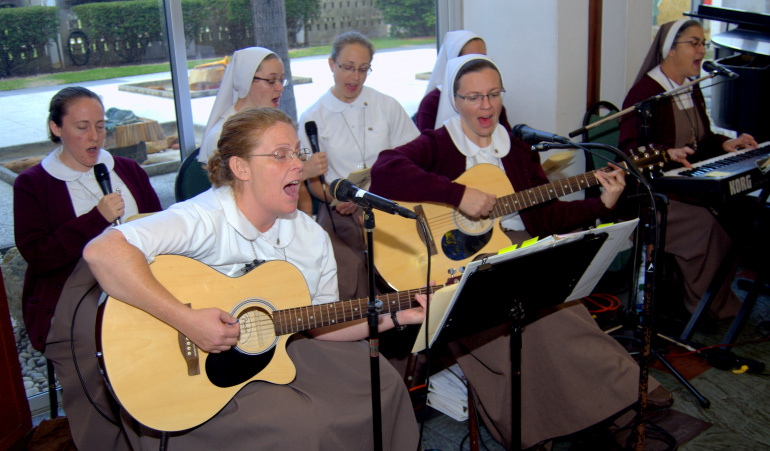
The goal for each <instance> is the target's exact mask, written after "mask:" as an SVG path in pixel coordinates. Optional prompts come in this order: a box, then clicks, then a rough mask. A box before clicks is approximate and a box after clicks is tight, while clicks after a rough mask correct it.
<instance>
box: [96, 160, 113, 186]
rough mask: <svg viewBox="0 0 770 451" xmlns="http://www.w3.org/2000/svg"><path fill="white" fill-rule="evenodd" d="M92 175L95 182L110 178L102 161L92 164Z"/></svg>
mask: <svg viewBox="0 0 770 451" xmlns="http://www.w3.org/2000/svg"><path fill="white" fill-rule="evenodd" d="M94 177H96V181H97V182H103V181H105V180H109V179H110V173H109V171H108V170H107V166H105V165H104V163H97V164H96V165H95V166H94Z"/></svg>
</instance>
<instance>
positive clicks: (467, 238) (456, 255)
mask: <svg viewBox="0 0 770 451" xmlns="http://www.w3.org/2000/svg"><path fill="white" fill-rule="evenodd" d="M492 232H493V230H492V229H490V230H488V231H487V232H486V233H484V234H482V235H466V234H464V233H462V232H461V231H459V230H457V229H454V230H450V231H449V232H447V233H445V234H444V236H443V237H441V250H442V251H444V255H446V256H447V258H449V259H450V260H455V261H460V260H465V259H466V258H470V257H472V256H474V255H476V254H477V253H478V252H479V251H480V250H481V249H483V248H484V246H486V245H487V243H489V240H491V239H492Z"/></svg>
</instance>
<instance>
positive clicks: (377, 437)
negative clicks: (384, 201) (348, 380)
mask: <svg viewBox="0 0 770 451" xmlns="http://www.w3.org/2000/svg"><path fill="white" fill-rule="evenodd" d="M356 204H357V205H358V206H360V207H361V208H363V210H364V230H365V231H366V244H367V273H368V276H369V304H368V309H367V315H366V318H367V322H368V324H369V363H370V365H369V366H370V369H371V373H372V375H371V386H372V428H373V433H374V450H375V451H381V450H382V406H381V399H380V332H379V319H380V311H382V301H380V300H379V299H376V298H375V294H374V244H373V243H374V238H373V236H372V232H373V231H374V213H373V212H372V207H371V206H370V205H369V204H368V203H367V202H365V201H363V200H361V201H360V202H356Z"/></svg>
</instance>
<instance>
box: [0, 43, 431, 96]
mask: <svg viewBox="0 0 770 451" xmlns="http://www.w3.org/2000/svg"><path fill="white" fill-rule="evenodd" d="M435 43H436V38H433V37H428V38H410V39H391V38H380V39H372V44H374V48H376V49H390V48H395V47H405V46H411V45H424V44H435ZM330 53H331V45H325V46H317V47H305V48H299V49H292V50H289V58H301V57H303V56H315V55H328V54H330ZM218 59H219V58H214V59H207V60H196V61H188V62H187V68H188V69H189V68H192V67H194V66H197V65H198V64H203V63H208V62H211V61H216V60H218ZM170 70H171V66H170V65H169V64H168V63H161V64H144V65H138V66H120V67H104V68H98V69H85V70H75V71H70V72H59V73H55V74H46V75H36V76H30V77H17V78H8V79H3V80H0V91H13V90H15V89H23V88H35V87H39V86H56V85H61V84H67V83H82V82H86V81H94V80H105V79H109V78H120V77H130V76H133V75H144V74H155V73H159V72H169V71H170Z"/></svg>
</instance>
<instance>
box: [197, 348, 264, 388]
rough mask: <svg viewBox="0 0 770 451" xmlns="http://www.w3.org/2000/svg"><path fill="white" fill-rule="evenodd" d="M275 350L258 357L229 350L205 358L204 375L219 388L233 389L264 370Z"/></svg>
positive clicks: (232, 349) (233, 349)
mask: <svg viewBox="0 0 770 451" xmlns="http://www.w3.org/2000/svg"><path fill="white" fill-rule="evenodd" d="M274 353H275V348H270V350H269V351H268V352H265V353H262V354H259V355H246V354H243V353H241V352H238V350H237V349H235V348H230V349H229V350H227V351H225V352H220V353H219V354H209V355H208V357H207V358H206V375H207V376H208V377H209V380H210V381H211V383H212V384H214V385H216V386H217V387H220V388H225V387H233V386H235V385H238V384H241V383H243V382H246V381H248V380H249V379H251V378H252V377H254V375H256V374H258V373H259V372H260V371H262V370H263V369H265V367H267V365H268V364H269V363H270V361H271V360H272V359H273V354H274Z"/></svg>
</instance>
